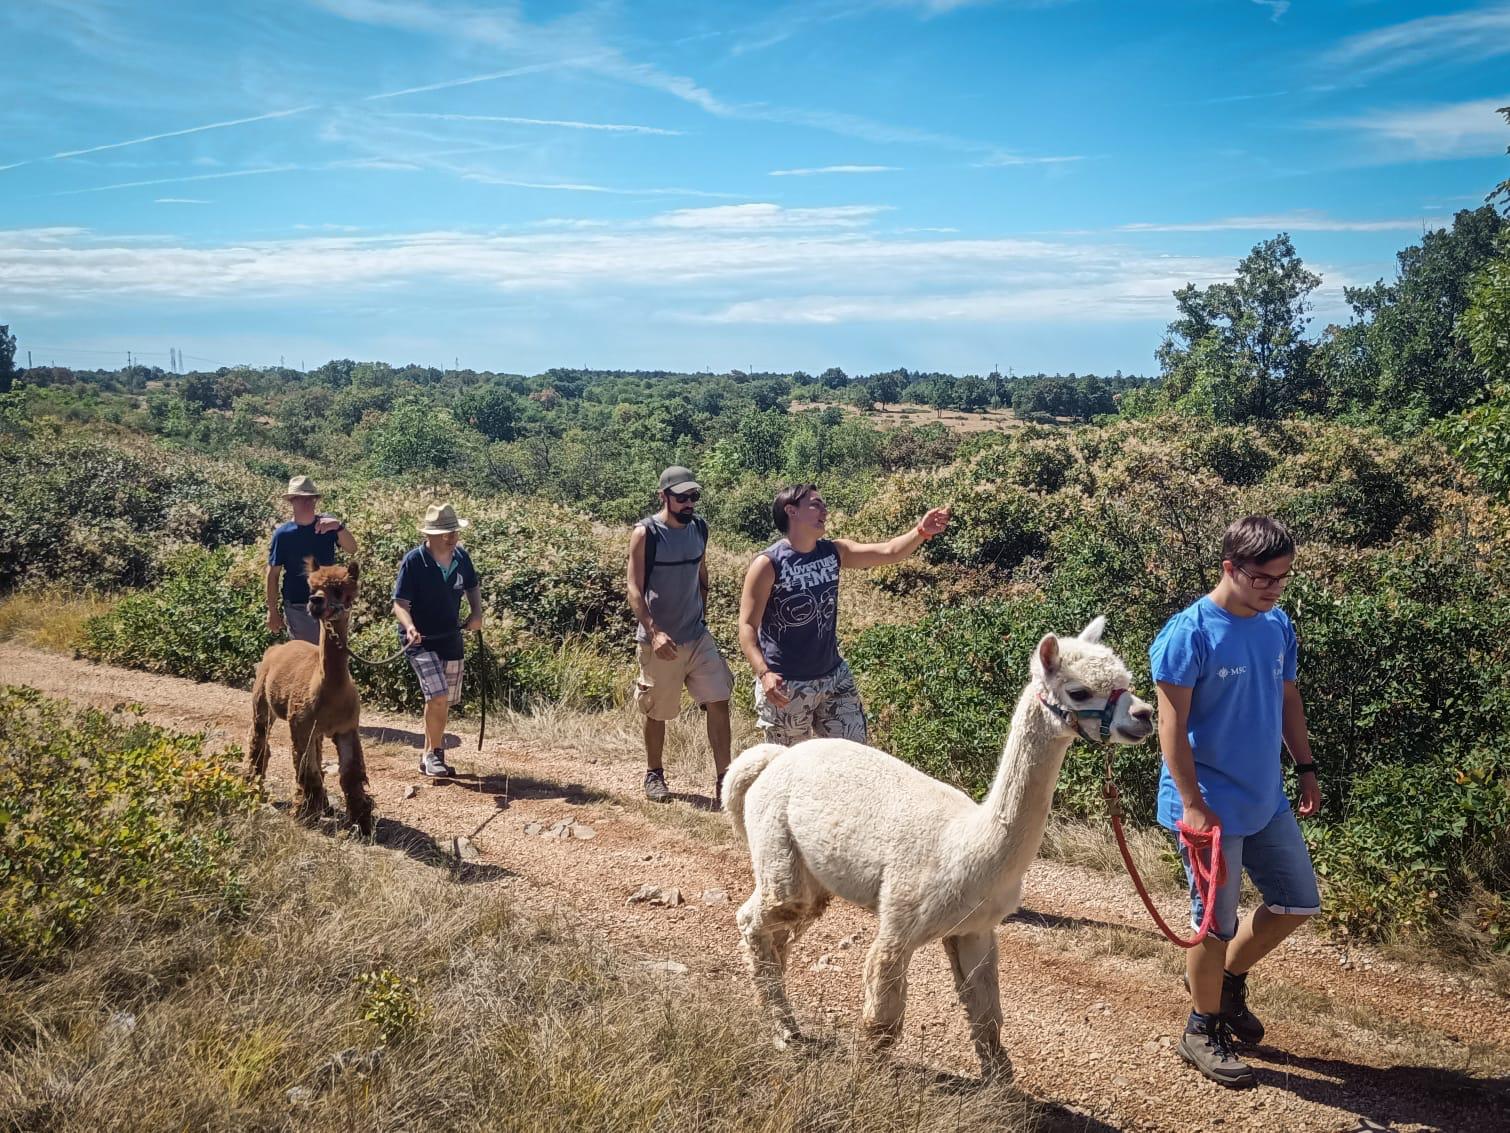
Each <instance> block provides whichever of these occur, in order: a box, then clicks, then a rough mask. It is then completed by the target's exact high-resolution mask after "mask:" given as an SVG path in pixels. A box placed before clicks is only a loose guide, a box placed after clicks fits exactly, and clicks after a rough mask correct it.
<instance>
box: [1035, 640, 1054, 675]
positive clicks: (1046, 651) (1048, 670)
mask: <svg viewBox="0 0 1510 1133" xmlns="http://www.w3.org/2000/svg"><path fill="white" fill-rule="evenodd" d="M1058 669H1059V639H1058V638H1057V637H1055V636H1054V635H1053V634H1052V633H1046V634H1044V635H1043V640H1042V641H1040V642H1039V643H1038V648H1037V649H1035V650H1033V672H1034V673H1035V674H1036V675H1038V676H1040V677H1051V676H1053V675H1054V673H1055V672H1056V671H1058Z"/></svg>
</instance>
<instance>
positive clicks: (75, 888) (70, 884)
mask: <svg viewBox="0 0 1510 1133" xmlns="http://www.w3.org/2000/svg"><path fill="white" fill-rule="evenodd" d="M202 742H203V737H201V736H187V735H181V734H178V733H174V732H167V731H164V730H162V729H160V728H155V727H152V726H151V725H148V724H145V723H142V722H141V721H139V720H133V719H131V718H130V717H129V716H123V715H121V714H119V713H104V712H97V711H93V710H74V709H72V708H70V707H69V706H67V705H66V704H64V703H62V702H60V701H55V700H49V699H47V698H45V697H43V696H41V695H40V694H38V693H36V692H35V691H33V690H31V689H24V688H14V687H6V688H0V957H5V958H7V960H6V962H5V963H6V966H11V965H22V966H30V965H35V964H37V963H42V962H45V961H47V960H50V959H52V958H53V957H55V956H56V955H58V954H59V953H60V952H61V951H62V950H63V949H64V948H66V947H68V946H70V945H72V944H74V943H75V942H77V940H78V939H79V938H80V936H82V935H83V934H84V933H85V932H86V931H87V930H88V929H89V927H90V926H91V924H93V923H94V922H95V921H96V919H97V918H98V917H99V916H100V915H101V913H103V912H104V911H105V910H107V909H111V908H119V907H120V906H122V905H130V904H135V905H144V906H150V907H152V909H153V912H154V915H155V916H158V917H162V916H163V915H164V914H167V915H169V916H171V915H172V914H174V913H175V912H177V911H179V910H182V909H186V908H191V907H200V908H209V909H215V910H221V911H226V910H234V909H235V908H236V907H237V902H238V893H239V889H240V880H239V878H238V876H237V875H236V873H235V871H234V869H233V868H232V863H233V862H234V855H233V853H232V850H233V848H234V843H233V841H232V838H231V834H230V832H229V830H228V828H227V827H226V826H225V825H224V824H225V822H226V820H227V819H229V818H232V817H234V816H237V815H246V814H249V813H250V812H251V810H252V809H253V807H254V806H255V805H256V795H255V793H254V792H253V791H252V790H251V789H250V788H248V787H247V786H246V785H245V784H244V783H243V782H242V780H241V778H240V777H239V776H238V775H235V774H233V773H232V772H231V771H230V770H228V769H227V768H226V767H225V766H223V765H222V764H220V763H218V762H215V761H213V760H209V759H206V758H205V756H204V755H203V754H202V753H201V751H200V745H201V743H202Z"/></svg>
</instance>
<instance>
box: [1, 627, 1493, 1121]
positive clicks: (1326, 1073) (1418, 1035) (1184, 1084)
mask: <svg viewBox="0 0 1510 1133" xmlns="http://www.w3.org/2000/svg"><path fill="white" fill-rule="evenodd" d="M0 674H3V675H0V681H3V682H4V683H7V684H26V685H31V686H33V687H35V688H39V689H41V690H43V691H45V692H47V693H50V694H53V695H60V696H67V697H69V698H70V699H73V700H75V701H77V702H80V703H89V704H94V705H98V706H102V707H110V706H113V705H115V704H117V703H120V702H121V701H124V700H128V699H129V700H133V701H136V702H138V703H140V704H142V705H143V706H144V707H145V709H146V714H147V717H148V718H149V719H151V720H153V721H154V722H157V723H161V724H164V725H168V726H171V727H174V728H179V729H185V730H203V731H205V732H206V733H207V734H208V736H209V743H210V745H211V746H212V747H219V746H223V745H225V744H237V745H240V744H242V743H243V742H244V739H245V728H246V722H247V714H248V700H249V698H248V695H247V694H246V693H245V692H242V691H239V690H236V689H229V688H225V687H223V686H219V685H208V684H196V683H194V682H192V681H186V680H181V679H178V678H174V677H162V676H154V675H151V674H147V673H140V672H135V671H131V670H125V669H116V668H112V667H109V666H102V665H93V664H90V663H87V662H81V661H70V660H67V659H65V658H62V657H59V656H57V655H55V654H50V653H43V652H39V651H35V650H31V649H27V648H24V647H20V646H16V645H9V644H7V645H0ZM363 720H364V725H363V731H364V734H365V736H366V740H365V742H366V746H367V751H368V768H369V773H370V776H371V780H372V793H373V795H374V797H375V798H376V800H377V809H378V815H379V817H380V820H381V824H380V828H379V833H378V841H379V843H380V844H381V845H383V846H387V847H391V848H392V852H409V853H414V854H417V855H418V854H421V853H422V852H424V851H425V850H427V849H428V847H429V844H430V840H431V839H432V838H433V839H434V840H435V842H437V843H439V844H441V845H442V846H450V845H451V839H453V838H455V837H457V836H461V835H465V836H467V837H468V838H469V839H470V840H471V842H472V844H473V845H474V846H475V847H476V849H477V851H478V852H479V854H480V858H479V860H478V861H477V862H476V863H475V864H473V865H471V866H469V867H467V868H468V873H469V875H470V878H471V880H472V881H473V883H476V884H487V885H497V886H498V887H500V889H503V890H506V891H507V892H508V893H509V895H510V899H511V900H513V901H515V902H517V903H519V904H521V905H522V906H524V907H526V908H529V909H533V910H536V911H547V912H551V913H554V914H555V915H558V916H563V917H565V918H567V919H568V920H570V921H572V922H574V923H576V924H579V925H580V926H582V928H583V929H584V930H585V931H587V932H590V933H591V934H593V935H594V936H597V937H600V938H604V939H606V940H607V941H608V942H610V943H611V944H612V945H613V946H614V947H615V948H616V949H617V950H619V951H620V952H621V953H623V954H626V955H628V956H630V957H631V958H638V959H640V960H641V961H643V962H645V963H647V964H653V963H656V962H659V961H668V960H669V961H674V962H676V963H677V964H681V965H685V966H686V967H687V969H689V971H688V973H687V974H686V975H668V976H667V977H666V978H667V980H668V982H670V983H671V984H673V985H675V984H676V983H677V982H678V981H693V982H695V983H696V984H698V985H700V986H701V987H702V988H704V989H707V990H709V991H711V992H712V993H713V994H717V995H720V996H724V995H727V996H740V997H744V996H748V995H750V994H751V992H750V988H749V984H748V979H747V977H746V974H745V971H744V967H743V964H742V962H741V960H740V956H739V951H738V934H737V930H736V928H735V926H734V916H733V914H734V909H735V908H736V907H737V906H738V904H739V902H740V901H742V900H743V899H744V897H745V896H746V895H747V894H748V892H749V888H750V882H749V867H748V862H747V860H746V859H745V857H744V854H743V852H742V851H741V850H737V849H736V848H735V847H734V846H733V845H732V843H731V842H730V839H729V835H728V831H727V827H726V825H725V823H724V820H723V818H722V816H721V815H718V814H715V813H710V812H709V811H708V809H706V807H707V801H706V800H704V799H702V798H701V797H699V796H681V797H680V798H679V799H678V801H677V802H675V803H673V804H671V805H670V806H662V807H654V806H653V805H652V804H649V803H646V802H644V801H643V800H642V799H641V798H639V796H638V785H639V768H638V761H637V758H636V756H635V755H634V753H632V752H628V751H625V750H623V748H622V745H619V746H618V747H614V746H613V745H608V746H607V748H606V749H605V750H604V751H603V752H601V753H599V754H597V755H593V756H583V755H581V754H578V753H573V752H569V751H561V750H542V749H541V747H540V745H538V744H535V745H529V746H526V745H524V744H522V743H520V742H519V740H518V739H517V737H516V736H511V735H504V736H503V737H502V738H500V739H497V740H494V739H489V740H488V742H487V745H486V749H485V750H484V751H483V752H482V753H480V754H479V753H478V752H477V751H476V744H475V738H476V733H475V732H473V733H471V734H470V735H464V736H463V737H462V739H463V742H462V743H461V744H460V745H459V746H457V747H456V748H455V749H454V751H453V753H452V762H453V763H454V764H455V765H456V767H457V768H458V770H459V771H460V772H461V774H460V776H459V777H458V779H456V780H455V781H452V782H449V783H439V784H437V783H431V782H429V781H426V780H423V779H421V778H420V777H419V776H418V774H417V772H416V765H415V752H414V744H415V742H416V737H415V735H414V729H415V728H416V726H417V721H415V720H412V719H406V718H397V717H390V716H385V715H383V714H381V713H377V712H370V711H369V712H364V715H363ZM494 727H495V729H497V730H502V729H498V726H497V725H496V723H495V725H494ZM287 743H288V741H287V732H286V730H283V729H282V728H281V727H280V729H279V731H278V732H276V733H275V735H274V748H273V750H274V755H273V760H272V764H271V769H270V773H271V776H272V785H271V788H270V790H271V793H272V795H273V797H274V798H286V797H287V794H288V790H289V786H290V776H289V757H288V754H287V752H288V747H287ZM326 753H327V755H326V758H327V759H330V758H333V756H332V754H331V753H330V750H329V748H328V747H327V749H326ZM707 777H708V776H702V775H700V776H699V777H698V779H699V782H701V780H702V779H703V778H707ZM677 778H680V779H686V778H688V776H686V775H680V776H678V777H677ZM672 785H673V787H674V788H675V787H677V786H679V785H682V784H679V783H678V782H677V781H676V779H675V778H674V779H673V783H672ZM332 786H334V784H332ZM410 788H413V790H412V792H411V790H410ZM567 819H570V820H574V821H575V822H576V823H577V824H579V825H585V826H587V827H589V828H590V834H591V836H590V837H566V838H558V837H553V836H551V835H550V833H549V830H550V827H551V826H552V825H553V824H555V823H558V822H561V821H563V820H567ZM539 831H544V833H541V832H539ZM644 884H651V885H655V886H672V887H676V888H677V889H678V890H679V891H680V893H681V895H682V897H683V899H684V903H683V904H680V905H678V906H675V907H672V908H663V907H658V906H653V905H647V904H640V903H637V904H626V900H627V898H628V897H629V895H630V894H632V893H634V892H635V891H636V890H637V889H639V888H640V886H641V885H644ZM1025 909H1026V910H1027V911H1026V912H1025V913H1024V914H1023V915H1020V916H1019V917H1018V918H1017V919H1016V920H1014V921H1013V922H1012V923H1010V924H1008V925H1006V926H1005V927H1003V929H1002V930H1001V932H1000V934H999V935H1000V940H1001V952H1002V956H1001V983H1002V988H1003V998H1004V1001H1005V1011H1006V1025H1005V1033H1004V1035H1003V1038H1004V1040H1005V1042H1006V1044H1007V1047H1008V1049H1009V1050H1010V1051H1011V1053H1012V1055H1013V1057H1014V1060H1015V1064H1016V1068H1017V1075H1018V1077H1017V1081H1018V1085H1019V1086H1020V1087H1021V1088H1022V1089H1023V1090H1025V1091H1026V1092H1027V1093H1028V1094H1030V1095H1032V1096H1033V1097H1035V1098H1038V1099H1041V1100H1042V1101H1044V1102H1048V1103H1051V1104H1052V1107H1053V1109H1052V1112H1054V1113H1056V1114H1058V1115H1059V1116H1060V1117H1061V1118H1062V1121H1056V1122H1054V1124H1055V1126H1056V1127H1062V1128H1066V1129H1070V1128H1074V1129H1090V1130H1097V1129H1107V1128H1113V1129H1157V1130H1172V1131H1173V1130H1178V1131H1181V1133H1184V1131H1189V1130H1206V1129H1217V1128H1220V1129H1237V1130H1317V1131H1336V1133H1342V1131H1344V1130H1350V1129H1353V1128H1355V1127H1356V1126H1357V1124H1358V1120H1359V1118H1360V1117H1368V1118H1369V1119H1371V1120H1373V1121H1375V1122H1377V1123H1379V1124H1381V1125H1385V1126H1387V1127H1389V1128H1391V1129H1398V1130H1425V1129H1433V1130H1436V1129H1440V1130H1473V1131H1478V1130H1485V1131H1487V1130H1501V1129H1510V1116H1507V1115H1510V1002H1507V1001H1506V1000H1505V999H1504V998H1502V997H1499V996H1497V995H1495V994H1494V993H1493V992H1492V991H1489V990H1487V989H1485V988H1483V987H1480V986H1476V985H1475V984H1474V983H1473V982H1472V981H1470V980H1468V979H1465V978H1460V977H1457V976H1454V975H1452V974H1451V973H1448V972H1443V971H1440V970H1435V969H1425V968H1421V967H1419V966H1405V965H1401V964H1397V963H1393V962H1390V961H1388V960H1385V959H1383V958H1381V957H1379V956H1377V955H1374V954H1372V953H1371V952H1369V951H1367V950H1362V949H1354V950H1352V951H1351V952H1350V953H1345V952H1343V951H1342V950H1341V949H1339V948H1338V947H1336V946H1334V945H1331V944H1329V943H1326V942H1324V941H1322V940H1320V939H1318V938H1317V937H1315V936H1313V935H1311V934H1309V933H1301V934H1297V937H1295V938H1293V939H1292V940H1291V941H1289V942H1287V944H1286V945H1285V946H1284V948H1283V950H1282V951H1281V952H1280V953H1279V954H1277V955H1276V956H1274V957H1272V958H1271V959H1270V961H1269V963H1268V964H1267V965H1266V971H1267V973H1268V974H1269V978H1268V980H1266V981H1265V982H1264V983H1263V984H1259V983H1258V979H1259V977H1255V988H1254V994H1255V999H1256V1004H1255V1005H1256V1006H1257V1007H1258V1008H1259V1010H1260V1013H1261V1014H1262V1015H1264V1017H1265V1019H1266V1022H1268V1024H1269V1031H1270V1039H1271V1040H1272V1042H1273V1043H1274V1045H1273V1046H1267V1047H1264V1048H1261V1049H1260V1050H1258V1051H1257V1052H1255V1053H1254V1054H1253V1056H1252V1058H1251V1061H1252V1063H1253V1064H1254V1066H1255V1068H1256V1069H1257V1071H1258V1074H1259V1082H1260V1085H1259V1087H1258V1088H1257V1089H1253V1090H1247V1091H1242V1092H1233V1091H1228V1090H1224V1089H1222V1088H1221V1087H1219V1086H1216V1085H1214V1084H1212V1083H1208V1082H1206V1081H1205V1080H1204V1079H1202V1078H1201V1077H1200V1076H1199V1075H1197V1074H1196V1073H1195V1072H1194V1071H1193V1070H1191V1069H1189V1068H1188V1067H1186V1066H1185V1065H1184V1064H1183V1063H1181V1062H1180V1061H1179V1059H1178V1057H1177V1056H1176V1055H1175V1054H1174V1052H1173V1049H1172V1038H1173V1036H1174V1035H1175V1034H1176V1033H1177V1031H1178V1029H1179V1026H1180V1023H1181V1021H1182V1019H1183V1008H1182V1006H1181V991H1180V988H1179V985H1178V976H1177V972H1178V970H1179V968H1178V966H1177V961H1176V960H1174V959H1173V953H1174V951H1175V950H1174V949H1173V948H1172V947H1168V946H1164V945H1161V944H1159V943H1158V942H1157V941H1156V940H1155V939H1154V938H1153V936H1152V930H1151V929H1150V928H1149V926H1148V924H1147V921H1146V915H1145V914H1144V913H1143V911H1142V908H1141V906H1140V905H1139V904H1138V903H1137V898H1136V897H1135V896H1134V895H1133V893H1132V890H1131V888H1130V886H1129V885H1128V884H1127V882H1126V879H1125V878H1123V877H1121V876H1112V875H1106V874H1100V873H1097V872H1094V871H1091V870H1086V869H1080V868H1076V867H1071V866H1065V865H1062V864H1059V863H1055V862H1049V861H1040V862H1038V863H1037V864H1035V866H1034V867H1033V869H1032V871H1031V872H1030V873H1029V875H1028V881H1027V888H1026V894H1025ZM873 925H874V922H873V919H872V918H871V917H870V915H869V914H867V913H865V912H863V911H861V910H858V909H855V908H852V907H848V906H840V905H838V904H836V905H835V906H834V907H833V908H831V910H830V911H829V913H828V914H827V915H826V916H825V917H824V918H823V919H822V920H821V921H820V922H819V923H818V924H817V925H816V926H815V927H814V928H813V929H812V931H811V932H810V933H809V934H808V936H807V937H805V938H804V939H803V940H802V941H801V942H800V943H799V944H798V945H797V947H796V949H795V952H794V958H793V963H792V971H791V974H790V981H789V983H790V990H791V995H792V1001H793V1003H794V1004H795V1005H796V1006H797V1009H798V1013H799V1017H800V1018H801V1019H802V1020H803V1023H804V1026H806V1027H807V1028H808V1029H809V1031H810V1032H812V1033H815V1034H818V1035H824V1034H828V1035H833V1036H836V1037H838V1038H840V1039H841V1040H846V1041H847V1039H848V1036H849V1034H850V1031H851V1028H852V1027H853V1025H854V1023H855V1021H856V1019H857V1018H858V1013H859V1006H860V999H861V994H860V988H859V976H860V968H861V964H862V959H863V954H864V948H865V945H866V944H867V943H868V940H869V939H870V935H871V932H872V930H873ZM908 978H909V987H910V992H909V1010H908V1017H907V1021H906V1028H905V1035H904V1041H903V1043H902V1046H901V1048H900V1050H899V1052H898V1058H899V1059H900V1060H901V1061H903V1062H905V1063H911V1064H914V1065H918V1066H922V1067H926V1068H929V1069H931V1070H937V1071H943V1072H948V1073H954V1074H961V1075H965V1076H973V1075H974V1074H975V1064H974V1058H973V1056H972V1055H971V1052H970V1043H969V1037H968V1031H967V1029H966V1027H965V1024H964V1019H963V1015H962V1013H961V1011H960V1008H959V1007H958V1005H957V1004H956V1002H955V999H954V991H953V985H952V981H951V979H950V977H949V974H948V967H947V964H946V963H945V962H944V959H943V954H942V952H941V951H940V950H939V949H937V948H928V949H924V950H923V951H921V952H919V953H918V955H917V957H916V958H915V959H914V961H913V964H912V967H911V969H910V972H909V977H908Z"/></svg>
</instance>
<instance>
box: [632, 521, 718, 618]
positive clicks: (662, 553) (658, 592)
mask: <svg viewBox="0 0 1510 1133" xmlns="http://www.w3.org/2000/svg"><path fill="white" fill-rule="evenodd" d="M640 522H641V525H642V526H644V527H646V528H647V530H646V532H645V537H646V538H647V539H648V538H650V535H651V533H652V532H654V534H655V535H656V536H657V539H656V544H655V564H654V566H652V567H651V570H650V577H649V578H647V579H646V580H645V601H646V602H647V603H648V604H649V606H650V618H651V620H652V621H653V622H655V624H656V625H657V626H658V627H659V628H661V629H663V630H665V631H666V632H667V633H668V634H670V635H671V640H672V641H674V642H676V643H677V644H678V645H689V644H691V643H692V642H694V641H697V640H698V639H699V638H700V637H702V635H703V634H705V633H707V632H708V627H707V625H706V624H704V622H703V612H704V611H703V592H702V588H701V587H699V586H698V583H697V580H698V574H699V572H700V570H701V569H702V561H703V552H704V551H705V550H706V545H705V543H704V541H703V537H702V536H701V535H700V534H698V531H697V528H696V527H695V526H693V525H692V524H690V523H689V524H687V526H685V527H672V526H671V525H670V524H668V523H666V522H665V521H663V520H662V519H661V517H660V516H659V515H652V516H649V517H648V518H646V519H643V520H641V521H640ZM634 639H635V640H636V641H645V640H646V639H647V635H646V633H645V627H644V626H636V627H635V632H634Z"/></svg>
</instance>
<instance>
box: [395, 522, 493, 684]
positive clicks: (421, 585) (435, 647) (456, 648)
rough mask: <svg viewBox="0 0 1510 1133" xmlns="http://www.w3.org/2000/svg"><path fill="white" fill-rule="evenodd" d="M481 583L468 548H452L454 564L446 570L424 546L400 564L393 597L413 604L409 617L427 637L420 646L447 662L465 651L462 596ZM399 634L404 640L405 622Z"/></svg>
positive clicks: (401, 640)
mask: <svg viewBox="0 0 1510 1133" xmlns="http://www.w3.org/2000/svg"><path fill="white" fill-rule="evenodd" d="M477 585H478V579H477V571H476V570H475V569H474V568H473V566H472V559H471V556H470V555H468V554H467V552H466V550H465V549H463V548H462V547H459V546H458V547H454V548H452V550H451V565H450V567H449V568H448V569H442V568H441V565H440V564H439V563H437V562H436V561H435V557H434V556H433V555H431V554H430V549H429V548H428V547H425V546H423V545H421V546H418V547H415V548H414V550H412V551H410V552H409V553H408V554H407V555H405V556H404V561H403V562H401V563H399V567H398V578H397V579H396V580H395V581H394V583H393V599H394V601H400V600H402V601H405V602H408V603H409V616H410V617H412V618H413V619H414V625H415V628H416V629H418V630H419V632H420V633H421V634H423V635H424V638H425V641H424V644H423V645H422V646H420V648H422V649H428V650H429V651H430V652H432V653H434V654H435V655H436V656H438V657H439V658H440V659H441V660H443V661H459V660H460V659H461V657H462V654H463V652H464V650H463V642H462V639H461V632H460V631H459V630H458V629H457V626H458V625H460V623H461V599H462V596H463V595H464V594H466V592H467V591H468V590H471V589H472V588H473V587H474V586H477ZM398 637H399V641H400V643H402V642H403V640H404V627H403V626H402V625H400V626H399V627H398Z"/></svg>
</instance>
